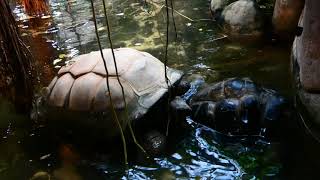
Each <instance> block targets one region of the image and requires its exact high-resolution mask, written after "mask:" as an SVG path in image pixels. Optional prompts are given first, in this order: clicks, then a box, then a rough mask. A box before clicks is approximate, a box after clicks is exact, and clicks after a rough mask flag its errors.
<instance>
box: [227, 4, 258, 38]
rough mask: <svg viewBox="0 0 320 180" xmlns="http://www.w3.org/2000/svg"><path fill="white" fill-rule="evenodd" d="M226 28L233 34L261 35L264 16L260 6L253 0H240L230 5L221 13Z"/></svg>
mask: <svg viewBox="0 0 320 180" xmlns="http://www.w3.org/2000/svg"><path fill="white" fill-rule="evenodd" d="M221 19H222V20H223V22H224V28H225V30H227V31H228V32H230V34H231V35H250V36H252V35H253V36H260V35H261V34H262V26H263V18H262V14H261V13H260V11H259V7H258V6H257V4H256V3H255V2H254V1H252V0H238V1H236V2H234V3H231V4H230V5H228V6H227V7H226V8H225V9H224V10H223V11H222V15H221Z"/></svg>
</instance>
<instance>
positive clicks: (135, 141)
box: [102, 0, 146, 153]
mask: <svg viewBox="0 0 320 180" xmlns="http://www.w3.org/2000/svg"><path fill="white" fill-rule="evenodd" d="M102 3H103V12H104V16H105V20H106V25H107V33H108V40H109V44H110V48H111V52H112V58H113V63H114V68H115V70H116V77H117V81H118V83H119V85H120V87H121V93H122V99H123V102H124V104H125V113H126V118H127V120H128V121H129V113H128V106H127V102H126V98H125V94H124V89H123V85H122V83H121V81H120V79H119V73H118V67H117V61H116V56H115V53H114V49H113V43H112V40H111V31H110V24H109V19H108V15H107V9H106V3H105V1H104V0H102ZM128 127H129V130H130V134H131V136H132V139H133V141H134V143H135V144H136V145H137V146H138V147H139V148H140V149H141V151H142V152H144V153H146V151H145V150H144V149H143V147H142V146H141V145H140V144H139V143H138V141H137V139H136V137H135V135H134V132H133V129H132V126H131V123H130V122H129V123H128Z"/></svg>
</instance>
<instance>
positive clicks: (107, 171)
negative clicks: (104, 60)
mask: <svg viewBox="0 0 320 180" xmlns="http://www.w3.org/2000/svg"><path fill="white" fill-rule="evenodd" d="M153 2H154V3H152V4H149V5H148V6H144V5H143V1H135V0H114V1H108V2H107V4H108V14H109V16H110V17H111V18H110V19H111V26H112V40H113V42H114V45H115V47H132V48H135V49H138V50H143V51H147V52H149V53H151V54H153V55H154V56H156V57H157V58H159V59H160V60H163V57H164V56H163V55H164V39H165V36H164V35H165V21H164V17H165V16H164V8H163V6H162V4H161V3H160V1H157V0H155V1H153ZM95 5H96V7H97V12H98V13H99V15H98V17H97V18H98V26H99V29H98V30H99V33H100V34H101V37H102V42H103V43H102V45H103V47H108V44H107V36H106V35H107V33H106V27H105V24H104V23H105V22H104V19H103V15H102V13H103V11H102V4H99V3H96V4H95ZM174 6H175V7H176V10H177V11H178V12H179V13H180V14H178V13H176V14H175V19H176V24H177V34H178V38H177V40H176V41H174V37H175V34H174V32H173V29H170V41H171V44H170V45H169V65H170V66H171V67H174V68H177V69H181V70H183V71H184V72H185V73H186V74H187V75H191V74H201V75H202V76H203V77H204V78H205V80H206V82H208V83H212V82H216V81H219V80H222V79H224V78H229V77H234V76H240V77H245V76H247V77H250V78H252V79H253V80H254V81H256V82H257V83H259V84H262V85H264V86H266V87H269V88H273V89H276V90H278V91H280V92H281V93H282V94H284V95H285V96H286V97H288V98H289V99H290V98H291V97H292V96H293V92H292V88H291V86H290V82H289V81H288V79H290V78H289V67H290V66H289V60H290V59H289V55H290V48H289V47H282V46H279V45H275V44H273V43H272V42H259V43H256V44H250V43H242V42H240V43H239V42H233V41H232V40H230V39H228V38H227V37H225V34H224V33H223V32H222V31H221V30H220V28H219V26H218V25H217V24H216V23H215V22H213V21H211V20H208V19H209V18H210V12H209V10H208V7H209V2H208V1H207V0H197V1H195V0H193V1H192V0H175V4H174ZM50 9H51V12H52V15H51V16H44V17H33V18H30V17H27V16H26V15H25V14H24V12H23V9H22V7H21V6H19V5H17V6H15V7H14V13H15V15H16V18H17V21H19V27H20V28H21V32H22V36H23V38H24V40H25V41H26V42H27V44H28V45H29V46H30V49H31V51H32V52H33V54H34V56H35V58H36V61H37V65H38V67H40V68H39V69H38V71H39V81H40V84H41V86H45V85H47V84H48V83H49V82H50V80H51V79H52V77H53V76H54V75H55V74H56V72H57V70H58V69H59V68H60V67H61V66H63V65H65V64H66V63H68V62H69V60H70V59H71V58H72V57H75V56H77V55H79V54H84V53H88V52H90V51H93V50H98V46H97V43H96V39H95V33H94V25H93V21H92V15H91V10H90V3H89V1H87V0H68V1H66V0H51V1H50ZM0 102H1V108H0V121H1V122H0V125H1V133H2V139H1V140H0V157H1V158H0V179H27V178H29V177H32V176H33V175H34V173H36V172H39V171H43V173H44V172H48V173H49V174H51V175H54V176H56V177H69V178H73V179H175V178H177V179H302V178H311V179H312V177H316V175H317V173H316V172H314V169H315V167H320V166H319V163H317V162H316V161H315V160H314V159H319V158H316V157H317V156H315V155H316V154H317V152H319V151H318V149H319V145H318V144H317V143H316V142H314V140H312V139H311V138H310V136H308V134H307V133H306V132H305V131H304V130H303V128H302V126H301V124H300V123H299V122H300V121H299V119H298V117H297V116H292V117H293V118H292V122H287V123H286V126H285V127H283V129H284V130H283V135H282V136H281V138H280V140H279V141H278V142H273V143H269V142H268V141H266V140H265V139H264V138H262V137H259V136H256V137H245V136H237V137H230V136H226V135H223V134H220V133H219V132H216V131H214V130H211V129H209V128H207V127H205V126H202V125H200V124H197V123H195V122H193V121H192V120H191V119H188V123H189V128H190V131H189V132H188V133H187V134H186V135H184V138H183V140H182V141H180V142H179V143H177V144H172V145H171V146H172V147H171V149H173V150H170V151H169V152H167V153H166V154H167V155H165V156H163V157H156V158H154V159H153V158H152V159H148V160H146V159H143V160H141V159H140V158H139V156H137V157H136V159H133V160H132V161H131V162H130V164H129V168H128V169H127V170H126V169H124V168H123V166H122V163H121V162H119V157H122V155H121V154H119V153H121V148H119V147H105V148H109V149H112V151H114V152H115V154H116V155H113V157H112V156H110V155H108V154H103V153H98V152H97V153H96V152H92V151H91V152H90V151H89V152H78V149H76V148H75V147H72V146H71V145H69V144H68V142H61V140H60V139H54V138H52V137H54V136H53V135H52V134H50V131H49V130H48V129H47V128H46V127H42V126H40V127H39V126H36V127H33V126H32V125H30V124H32V123H30V121H29V120H27V119H26V118H24V117H20V116H19V115H16V114H15V113H14V110H12V108H10V105H8V104H7V103H6V102H5V101H3V100H1V101H0ZM84 136H85V135H84ZM102 146H103V145H101V147H102ZM40 174H41V173H40ZM42 175H43V174H42ZM298 177H299V178H298ZM300 177H301V178H300Z"/></svg>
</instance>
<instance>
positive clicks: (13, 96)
mask: <svg viewBox="0 0 320 180" xmlns="http://www.w3.org/2000/svg"><path fill="white" fill-rule="evenodd" d="M0 22H1V23H0V97H1V96H2V97H4V98H7V99H9V100H10V101H12V102H13V103H14V104H15V106H16V109H17V111H18V112H28V111H29V110H30V109H31V105H32V96H33V83H32V75H31V70H32V64H31V61H32V56H31V53H30V52H29V50H28V49H27V47H26V45H25V44H24V43H23V42H22V40H21V38H20V34H19V30H18V27H17V25H16V22H15V19H14V17H13V15H12V12H11V9H10V7H9V4H8V1H7V0H1V1H0Z"/></svg>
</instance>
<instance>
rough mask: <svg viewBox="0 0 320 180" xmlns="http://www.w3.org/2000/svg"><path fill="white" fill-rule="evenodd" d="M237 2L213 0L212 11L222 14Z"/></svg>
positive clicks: (232, 0)
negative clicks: (226, 8) (231, 4)
mask: <svg viewBox="0 0 320 180" xmlns="http://www.w3.org/2000/svg"><path fill="white" fill-rule="evenodd" d="M234 1H236V0H211V5H210V9H211V11H212V12H213V13H217V12H221V11H222V10H223V9H224V8H225V7H226V6H227V5H229V4H230V3H232V2H234Z"/></svg>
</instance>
